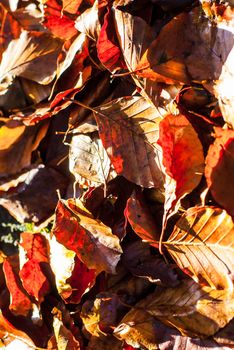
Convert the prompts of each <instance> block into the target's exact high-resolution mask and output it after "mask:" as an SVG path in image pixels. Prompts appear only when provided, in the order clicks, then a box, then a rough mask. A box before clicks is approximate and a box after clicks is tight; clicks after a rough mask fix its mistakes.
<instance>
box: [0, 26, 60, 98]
mask: <svg viewBox="0 0 234 350" xmlns="http://www.w3.org/2000/svg"><path fill="white" fill-rule="evenodd" d="M61 45H62V42H61V41H60V40H59V39H56V38H53V37H51V36H50V35H49V34H47V33H43V32H42V33H40V32H39V33H37V32H30V33H29V32H27V31H23V32H22V33H21V35H20V37H19V38H18V39H14V40H12V41H11V42H10V44H9V45H8V47H7V49H6V51H4V53H3V56H2V61H1V64H0V82H1V84H2V87H1V90H0V91H2V92H3V93H4V92H5V91H6V89H7V88H8V86H9V85H10V84H11V82H12V80H13V78H14V77H15V76H21V77H24V78H27V79H29V80H33V81H36V82H38V83H40V84H49V83H50V82H51V81H52V80H53V78H54V76H55V71H56V60H57V56H58V54H59V52H60V50H61Z"/></svg>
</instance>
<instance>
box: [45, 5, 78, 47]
mask: <svg viewBox="0 0 234 350" xmlns="http://www.w3.org/2000/svg"><path fill="white" fill-rule="evenodd" d="M43 25H44V26H45V27H47V28H48V29H49V30H50V31H51V33H52V34H53V35H54V36H57V37H58V38H60V39H63V40H67V39H70V38H72V37H73V36H74V35H76V34H77V30H76V28H75V27H74V25H75V23H74V21H73V20H72V19H71V18H69V17H68V16H66V15H65V14H64V13H63V12H62V7H61V6H60V5H59V4H58V2H57V0H47V1H46V3H45V7H44V21H43Z"/></svg>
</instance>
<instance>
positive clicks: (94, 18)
mask: <svg viewBox="0 0 234 350" xmlns="http://www.w3.org/2000/svg"><path fill="white" fill-rule="evenodd" d="M75 28H76V29H77V30H79V32H81V33H84V34H86V35H87V36H88V37H89V38H91V39H93V40H95V41H97V40H98V37H99V34H100V30H101V24H100V22H99V17H98V0H96V1H95V2H94V4H93V6H92V7H91V8H89V9H87V10H86V11H84V12H82V13H81V15H80V16H78V17H77V19H76V22H75Z"/></svg>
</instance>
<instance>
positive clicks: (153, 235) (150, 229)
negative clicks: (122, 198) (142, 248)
mask: <svg viewBox="0 0 234 350" xmlns="http://www.w3.org/2000/svg"><path fill="white" fill-rule="evenodd" d="M124 213H125V217H126V219H127V220H128V221H129V223H130V225H131V227H132V229H133V230H134V232H135V233H136V234H137V235H138V236H139V237H140V238H141V239H142V240H143V241H146V242H148V243H149V244H151V245H152V246H155V247H156V248H158V241H159V238H160V229H159V227H157V224H156V221H155V220H154V218H153V216H152V215H151V213H150V211H149V208H147V205H146V203H145V202H144V199H143V198H142V197H141V196H140V194H139V193H137V192H133V194H132V195H131V197H130V198H129V199H128V201H127V205H126V209H125V212H124Z"/></svg>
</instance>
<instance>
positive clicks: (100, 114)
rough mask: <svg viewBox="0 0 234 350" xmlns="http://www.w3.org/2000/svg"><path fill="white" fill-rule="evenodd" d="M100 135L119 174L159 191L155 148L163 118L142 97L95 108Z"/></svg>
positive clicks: (160, 175) (158, 156)
mask: <svg viewBox="0 0 234 350" xmlns="http://www.w3.org/2000/svg"><path fill="white" fill-rule="evenodd" d="M95 111H96V112H97V113H95V117H96V120H97V124H98V127H99V135H100V138H101V140H102V143H103V146H104V147H105V149H106V151H107V154H108V156H109V157H110V160H111V162H112V164H113V166H114V168H115V170H116V172H117V174H118V175H123V176H124V177H126V178H127V179H128V180H129V181H132V182H135V183H136V184H138V185H141V186H143V187H156V188H162V186H163V180H164V175H163V173H162V170H161V151H160V149H159V147H158V146H157V140H158V136H159V122H160V120H161V119H162V116H161V115H160V114H159V112H158V111H157V110H156V108H155V107H153V106H151V105H150V104H149V103H148V102H147V101H146V100H144V99H143V98H142V97H125V98H120V99H117V100H114V101H111V102H110V103H108V104H105V105H102V106H99V107H98V108H95Z"/></svg>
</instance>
